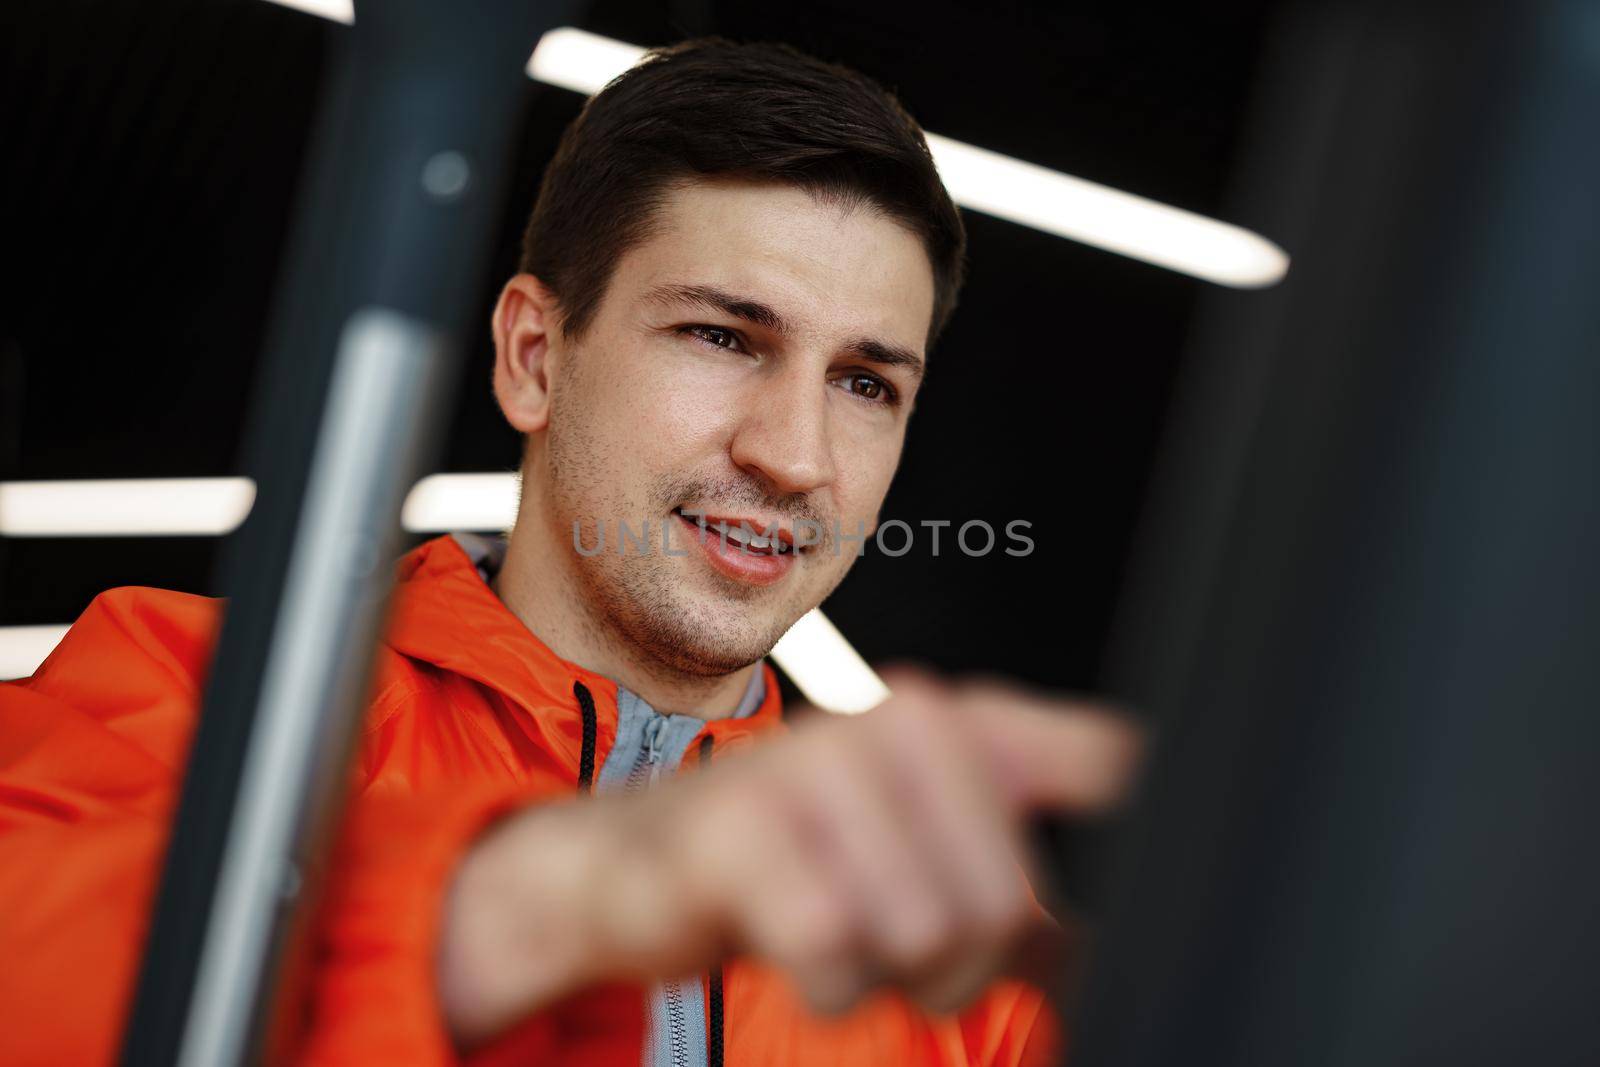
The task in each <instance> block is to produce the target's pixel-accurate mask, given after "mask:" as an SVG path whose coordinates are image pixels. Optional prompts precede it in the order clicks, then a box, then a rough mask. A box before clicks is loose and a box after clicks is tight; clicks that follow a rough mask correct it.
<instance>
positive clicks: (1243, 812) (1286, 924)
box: [1073, 0, 1600, 1067]
mask: <svg viewBox="0 0 1600 1067" xmlns="http://www.w3.org/2000/svg"><path fill="white" fill-rule="evenodd" d="M1286 27H1287V29H1286V32H1285V33H1284V34H1283V35H1281V36H1280V38H1279V39H1278V42H1277V43H1278V49H1277V51H1276V60H1275V62H1274V63H1273V64H1272V65H1271V69H1274V70H1276V71H1277V74H1278V76H1277V77H1269V78H1268V79H1267V80H1266V81H1265V82H1264V84H1263V87H1262V90H1261V91H1262V93H1263V96H1264V98H1265V99H1266V100H1267V101H1268V102H1269V104H1270V105H1271V106H1269V107H1268V108H1267V111H1266V115H1265V118H1266V119H1267V121H1265V122H1263V123H1262V124H1261V125H1260V126H1258V128H1257V130H1256V131H1255V133H1256V136H1257V138H1258V144H1259V148H1260V154H1261V158H1262V160H1263V165H1262V166H1261V168H1260V172H1261V173H1260V177H1261V179H1262V180H1261V181H1259V182H1257V183H1254V184H1255V190H1254V191H1265V195H1263V196H1254V197H1251V199H1250V202H1251V204H1252V206H1253V208H1254V209H1255V210H1256V211H1259V210H1260V209H1261V208H1262V206H1263V205H1264V204H1266V203H1269V202H1271V201H1276V202H1277V205H1278V209H1277V210H1274V211H1273V212H1272V214H1275V215H1276V216H1277V217H1276V218H1267V219H1263V218H1261V217H1260V216H1259V215H1258V216H1257V217H1256V218H1254V219H1252V220H1251V221H1252V222H1255V223H1257V224H1260V223H1263V222H1265V223H1266V225H1265V227H1264V228H1265V230H1266V232H1268V233H1272V234H1274V235H1275V236H1279V237H1282V238H1284V243H1285V245H1286V246H1287V247H1288V248H1289V249H1290V250H1291V251H1292V252H1293V254H1294V256H1295V267H1294V271H1293V273H1292V274H1291V275H1290V277H1289V279H1288V280H1287V282H1286V283H1285V284H1284V285H1283V286H1281V287H1280V288H1279V289H1278V290H1275V291H1273V292H1271V293H1267V294H1261V295H1259V296H1257V297H1255V298H1252V304H1251V305H1250V306H1249V307H1246V306H1244V305H1240V304H1238V303H1237V302H1236V301H1232V300H1228V299H1227V298H1226V297H1222V298H1220V299H1219V300H1218V301H1217V302H1216V303H1217V305H1218V306H1217V307H1216V308H1215V311H1216V315H1215V316H1214V321H1213V323H1212V326H1213V327H1214V329H1213V331H1212V335H1211V341H1210V343H1207V344H1204V345H1203V346H1202V347H1201V348H1200V349H1199V351H1198V352H1197V353H1196V354H1195V356H1194V357H1193V358H1192V364H1191V365H1192V366H1194V368H1195V373H1194V374H1193V375H1192V378H1191V381H1190V382H1189V383H1188V388H1187V389H1186V390H1185V395H1186V398H1187V403H1186V404H1185V405H1184V407H1183V411H1184V413H1185V417H1184V418H1182V419H1181V420H1180V422H1179V423H1178V428H1177V429H1176V430H1175V432H1174V434H1173V436H1172V439H1171V440H1170V442H1169V445H1170V449H1169V455H1168V458H1169V460H1170V466H1169V468H1168V471H1167V474H1168V477H1167V478H1166V479H1165V483H1166V486H1167V489H1168V492H1166V493H1165V494H1163V495H1162V496H1161V497H1160V498H1159V499H1158V501H1157V503H1156V504H1155V506H1154V507H1153V508H1152V509H1151V511H1150V512H1149V516H1148V520H1149V532H1150V534H1151V536H1150V537H1149V539H1148V543H1147V545H1146V546H1145V547H1146V552H1145V553H1144V559H1143V565H1142V567H1141V568H1140V573H1142V575H1143V580H1142V581H1141V582H1139V583H1138V584H1137V586H1136V587H1135V590H1134V595H1133V596H1131V597H1130V599H1129V601H1128V604H1127V611H1126V614H1125V616H1124V618H1123V620H1122V621H1123V630H1122V633H1121V634H1120V641H1119V647H1120V652H1121V654H1120V656H1119V657H1118V659H1117V662H1116V664H1115V674H1116V677H1117V680H1118V683H1119V688H1120V690H1121V691H1122V692H1123V693H1124V694H1127V695H1129V696H1131V697H1132V698H1133V699H1134V700H1135V701H1136V702H1137V703H1141V704H1143V705H1144V706H1146V707H1147V708H1149V709H1150V710H1152V711H1153V712H1154V713H1155V714H1156V717H1157V719H1158V721H1159V723H1160V733H1159V746H1158V747H1159V750H1158V751H1157V753H1156V760H1155V762H1154V764H1153V766H1151V768H1150V769H1149V772H1148V776H1147V782H1148V788H1147V790H1146V795H1145V797H1144V798H1143V801H1144V802H1143V804H1142V806H1141V810H1140V811H1139V812H1138V813H1137V816H1136V817H1135V819H1134V821H1133V824H1132V825H1131V826H1130V828H1129V832H1128V836H1127V837H1126V838H1125V839H1124V840H1123V841H1122V842H1120V843H1119V851H1120V852H1121V855H1120V857H1119V862H1118V863H1117V865H1116V866H1117V869H1116V870H1115V872H1114V876H1113V878H1112V892H1111V894H1110V896H1111V905H1110V909H1109V916H1108V922H1107V925H1106V927H1105V928H1104V930H1103V937H1102V940H1101V941H1100V942H1099V944H1098V945H1097V950H1098V955H1097V958H1096V959H1095V961H1094V963H1093V965H1092V971H1091V975H1090V978H1089V988H1088V992H1087V995H1086V997H1085V1000H1084V1006H1083V1013H1082V1026H1081V1028H1080V1030H1079V1032H1078V1035H1077V1038H1076V1040H1075V1041H1074V1049H1073V1053H1074V1058H1073V1062H1074V1063H1075V1064H1080V1065H1088V1067H1113V1065H1114V1067H1133V1065H1140V1067H1146V1065H1148V1067H1156V1065H1168V1064H1173V1065H1176V1064H1185V1065H1189V1064H1195V1063H1207V1064H1209V1063H1227V1064H1234V1065H1240V1067H1246V1065H1256V1064H1259V1065H1263V1067H1266V1065H1272V1067H1277V1065H1282V1064H1290V1063H1292V1064H1297V1065H1308V1067H1343V1065H1351V1067H1355V1065H1359V1067H1385V1065H1390V1064H1393V1065H1401V1064H1422V1063H1427V1064H1434V1063H1438V1064H1446V1063H1448V1064H1452V1065H1455V1067H1470V1065H1476V1064H1484V1065H1490V1064H1494V1065H1499V1064H1506V1063H1530V1064H1532V1063H1537V1064H1550V1065H1554V1064H1574V1065H1576V1064H1593V1063H1597V1062H1600V1037H1597V1030H1596V1028H1595V1026H1594V1024H1593V1007H1594V990H1593V976H1594V974H1595V973H1596V971H1597V969H1600V924H1597V923H1596V922H1595V919H1594V910H1595V901H1596V900H1600V856H1597V852H1596V850H1595V847H1594V821H1595V813H1596V812H1597V811H1600V777H1597V776H1596V774H1595V766H1596V761H1597V759H1600V715H1597V714H1596V709H1600V655H1597V654H1596V650H1597V649H1600V419H1597V418H1596V414H1595V411H1596V401H1597V399H1600V355H1597V354H1600V312H1597V308H1600V302H1597V300H1596V297H1595V294H1596V292H1600V196H1597V193H1596V190H1600V138H1597V137H1596V136H1595V126H1596V116H1597V115H1600V2H1597V0H1548V2H1525V3H1516V4H1512V3H1487V2H1478V3H1464V4H1457V5H1453V6H1452V8H1451V10H1450V12H1449V14H1448V16H1441V14H1440V10H1439V9H1438V8H1437V7H1436V6H1434V5H1428V4H1423V3H1411V2H1408V3H1396V2H1386V3H1367V4H1350V3H1346V4H1333V3H1323V4H1316V5H1304V6H1303V7H1302V10H1301V11H1300V12H1299V17H1298V18H1296V19H1293V20H1291V21H1290V22H1288V23H1287V24H1286ZM1280 109H1281V110H1280ZM1274 111H1276V112H1277V115H1276V119H1274V118H1273V114H1272V113H1273V112H1274ZM1253 213H1254V212H1251V213H1247V217H1248V215H1249V214H1253ZM1228 305H1231V306H1228Z"/></svg>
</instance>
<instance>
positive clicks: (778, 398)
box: [528, 181, 934, 675]
mask: <svg viewBox="0 0 1600 1067" xmlns="http://www.w3.org/2000/svg"><path fill="white" fill-rule="evenodd" d="M657 223H658V225H657V226H656V228H655V230H654V231H653V234H652V236H651V237H650V238H649V239H648V240H647V241H645V242H644V243H642V244H640V245H638V246H637V247H635V248H633V249H632V250H631V251H629V252H628V253H627V254H626V255H624V256H623V257H622V259H621V260H620V261H619V262H618V263H617V266H616V270H615V272H614V274H613V276H612V278H611V281H610V284H609V286H608V288H607V290H606V293H605V295H604V298H603V300H602V302H601V304H600V306H599V308H598V311H597V313H596V316H595V318H594V319H593V320H592V322H591V325H590V328H589V329H588V331H587V332H586V333H585V334H584V336H583V337H582V339H581V340H580V341H579V342H578V343H576V344H569V343H566V342H564V341H562V339H560V338H559V337H552V339H551V341H550V344H551V350H550V357H549V358H550V361H551V365H552V371H551V382H550V390H551V393H550V397H551V399H550V418H549V426H548V429H547V430H546V439H545V442H544V449H543V452H544V459H545V461H546V462H544V463H543V464H538V463H535V464H534V469H532V470H530V471H529V472H528V476H530V477H542V478H544V479H546V485H545V492H546V499H547V500H548V501H549V507H548V508H547V509H546V518H547V519H548V521H550V522H552V523H553V524H554V529H553V531H552V533H553V534H554V536H555V538H556V540H555V544H556V545H557V546H559V548H560V550H561V551H563V552H564V553H566V554H568V556H569V557H570V559H569V562H570V568H571V569H570V573H571V574H572V575H573V576H574V578H575V579H576V582H577V585H578V587H579V592H580V595H581V597H582V599H583V600H584V602H585V606H586V608H587V609H588V610H589V613H590V616H591V619H592V620H593V621H594V622H596V623H598V624H600V625H602V626H604V627H605V628H607V629H609V630H611V631H612V632H615V633H617V634H619V635H620V636H621V637H622V638H623V639H625V640H627V641H629V642H630V643H632V644H633V645H634V646H636V647H637V648H638V649H639V650H641V651H643V652H644V653H645V654H646V655H648V656H649V657H650V658H652V659H655V660H656V661H658V662H661V663H663V664H666V665H669V666H671V667H672V668H674V669H676V670H682V671H687V672H690V673H696V674H704V675H712V674H724V673H727V672H729V671H732V670H736V669H738V668H740V667H743V666H745V665H747V664H749V663H752V662H754V661H755V660H757V659H759V658H760V657H761V656H763V655H765V654H766V653H767V652H768V651H769V650H770V649H771V647H772V645H773V644H774V643H775V642H776V641H777V639H778V638H779V637H781V636H782V635H783V633H784V631H785V630H787V629H788V628H789V626H790V625H792V624H793V623H794V621H795V620H796V619H798V618H799V617H800V616H801V615H803V614H804V613H805V612H807V611H809V610H810V609H811V608H813V607H815V606H817V604H819V603H821V601H822V600H824V599H825V598H826V597H827V595H828V594H829V593H831V592H832V591H833V589H834V588H835V587H836V586H837V585H838V584H839V582H840V581H841V580H842V579H843V578H844V576H845V574H846V572H847V571H849V569H850V567H851V565H852V564H853V563H854V561H855V559H856V557H857V551H858V547H859V545H860V544H861V541H860V540H859V538H861V537H864V536H870V534H871V533H872V532H873V531H874V530H875V529H876V527H877V521H878V509H879V508H880V506H881V505H882V503H883V498H884V494H885V493H886V492H887V491H888V488H889V482H890V480H891V478H892V477H893V475H894V471H895V468H896V466H897V465H898V463H899V460H900V451H901V447H902V445H903V443H904V441H905V431H906V423H907V419H908V418H909V415H910V411H911V402H912V399H913V397H914V396H915V394H916V392H917V388H918V385H919V383H920V378H921V366H922V360H923V359H924V343H925V339H926V334H927V329H928V322H929V319H930V316H931V314H932V308H933V293H934V290H933V274H932V270H931V267H930V265H929V262H928V258H927V255H926V253H925V252H924V250H923V247H922V244H921V242H920V241H919V240H918V238H917V237H915V236H914V235H913V234H911V233H910V232H909V231H907V230H906V229H904V228H903V227H901V226H900V225H899V224H897V223H895V222H893V221H891V220H890V219H888V218H886V217H885V216H883V215H881V214H880V213H879V212H878V211H877V210H876V209H874V208H873V207H871V206H870V205H865V204H863V205H857V206H855V207H852V208H845V207H842V206H840V205H838V204H829V203H823V202H820V201H818V200H816V199H814V198H813V197H812V196H811V195H809V194H808V193H806V192H804V191H802V190H799V189H795V188H792V187H790V186H786V185H779V184H765V183H760V184H758V183H749V182H737V181H697V182H692V183H686V184H684V185H681V186H679V187H678V188H677V189H676V190H675V191H674V192H672V193H671V194H670V195H669V196H668V197H667V199H666V201H665V203H664V204H663V206H662V207H661V209H660V214H659V217H658V219H657ZM541 468H542V469H541ZM686 514H687V515H688V516H693V517H696V518H698V517H704V518H705V519H706V520H707V521H708V522H715V521H716V520H723V521H725V522H726V523H727V524H728V525H729V526H730V527H733V528H734V530H735V531H737V528H738V526H739V524H740V522H741V520H743V521H744V523H745V524H746V525H747V526H748V527H749V528H750V529H751V530H753V531H754V532H755V533H757V534H761V533H762V532H763V531H768V532H771V531H774V530H775V531H777V532H778V540H780V541H786V542H791V543H792V547H791V545H790V544H785V545H782V546H776V545H774V546H769V547H766V548H763V547H762V546H761V543H760V542H759V541H758V542H755V543H754V544H753V545H750V546H741V545H740V544H739V543H738V542H739V536H738V534H737V532H736V533H735V536H733V537H731V538H730V537H727V536H725V535H723V534H721V533H720V532H719V531H718V530H717V529H716V528H715V527H709V528H706V529H702V527H701V526H700V525H699V524H698V523H697V522H696V521H695V520H694V519H693V518H689V517H686ZM575 522H577V523H579V526H580V529H581V531H582V534H581V542H580V543H581V545H582V547H583V551H582V552H580V551H578V549H577V548H575V547H574V535H573V529H574V523H575ZM621 523H627V525H628V527H629V528H630V530H632V531H633V532H634V534H635V535H638V534H640V532H641V531H644V530H648V531H649V547H648V549H644V548H641V547H639V546H638V545H637V544H635V543H633V542H631V541H626V540H621V538H620V536H619V524H621ZM601 526H603V527H604V531H605V547H604V549H603V550H602V551H598V552H595V551H594V548H595V546H596V543H597V538H598V537H599V536H600V533H599V529H598V528H599V527H601ZM664 538H665V540H664ZM619 541H621V543H620V544H619ZM807 541H810V542H813V543H811V544H806V542H807ZM664 547H665V548H666V549H669V550H670V553H671V554H669V553H668V552H667V551H664V550H663V549H664ZM587 553H592V554H587Z"/></svg>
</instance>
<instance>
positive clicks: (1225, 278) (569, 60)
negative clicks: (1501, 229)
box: [271, 0, 1289, 289]
mask: <svg viewBox="0 0 1600 1067" xmlns="http://www.w3.org/2000/svg"><path fill="white" fill-rule="evenodd" d="M271 2H272V3H277V4H282V5H283V6H284V7H292V8H298V9H299V10H301V11H308V12H310V13H312V14H315V15H321V16H323V17H324V18H331V19H336V20H337V21H339V22H344V23H350V22H353V21H355V14H354V10H353V8H352V6H351V4H350V2H349V0H271ZM644 54H645V49H643V48H640V47H639V46H638V45H632V44H627V43H624V42H622V41H615V40H612V39H611V38H609V37H601V36H599V35H598V34H593V33H589V32H587V31H585V30H580V29H576V28H574V27H571V26H563V27H561V28H559V29H554V30H551V31H550V32H548V33H546V34H545V35H544V36H543V37H541V38H540V39H539V45H538V47H537V48H535V49H534V51H533V57H532V58H531V59H529V60H528V74H529V76H530V77H533V78H536V79H538V80H539V81H542V82H545V83H546V84H548V85H554V86H557V87H559V88H562V89H570V90H571V91H573V92H576V93H585V94H594V93H598V92H599V91H600V90H601V89H603V88H605V86H606V84H607V83H608V82H610V81H611V79H613V78H615V77H616V76H617V75H619V74H621V73H622V72H623V71H625V70H627V69H628V68H629V67H631V66H633V65H634V64H635V63H637V62H639V60H640V58H641V57H643V56H644ZM928 148H929V150H930V151H932V153H933V159H934V162H935V163H936V164H937V165H938V167H939V175H940V177H942V178H943V179H944V184H945V188H946V189H948V190H949V192H950V198H951V199H952V200H954V201H955V202H956V203H958V204H960V205H961V206H963V207H966V208H971V209H972V210H974V211H982V212H984V213H985V214H988V215H993V216H995V217H996V218H1001V219H1005V220H1007V221H1008V222H1015V223H1018V224H1020V225H1023V226H1031V227H1033V228H1034V229H1038V230H1043V231H1044V232H1045V233H1051V234H1055V235H1056V236H1058V237H1065V238H1068V239H1069V240H1073V241H1079V242H1081V243H1083V244H1086V245H1092V246H1094V247H1095V248H1102V249H1105V250H1106V251H1108V252H1116V253H1119V254H1121V255H1124V256H1128V257H1130V258H1132V259H1137V260H1141V261H1143V262H1145V263H1153V264H1155V265H1156V266H1158V267H1166V268H1168V269H1169V270H1175V271H1178V272H1179V273H1181V274H1188V275H1191V276H1193V277H1196V278H1202V279H1204V280H1206V281H1209V282H1216V283H1217V284H1218V285H1227V286H1231V287H1233V288H1237V289H1259V288H1264V287H1265V286H1269V285H1276V284H1277V283H1278V282H1279V281H1282V280H1283V276H1284V275H1285V274H1287V273H1288V271H1289V256H1288V254H1287V253H1285V252H1284V250H1283V249H1281V248H1279V247H1278V246H1277V245H1275V244H1273V243H1272V242H1271V241H1269V240H1267V239H1266V238H1265V237H1262V236H1261V235H1260V234H1257V233H1252V232H1251V231H1249V230H1247V229H1244V228H1243V227H1241V226H1234V225H1232V224H1230V223H1226V222H1219V221H1218V220H1216V219H1212V218H1207V217H1206V216H1204V215H1197V214H1195V213H1194V212H1192V211H1184V210H1183V209H1182V208H1175V207H1172V206H1171V205H1168V204H1163V203H1160V202H1158V201H1155V200H1149V199H1146V198H1145V197H1142V196H1135V195H1134V194H1133V193H1125V192H1123V191H1121V190H1120V189H1113V188H1111V187H1110V186H1106V185H1100V184H1098V183H1096V182H1091V181H1086V180H1085V179H1083V178H1074V177H1073V176H1072V175H1070V174H1062V173H1061V172H1060V171H1054V170H1050V169H1049V168H1048V167H1041V166H1038V165H1037V164H1034V163H1025V162H1023V161H1022V160H1018V159H1012V158H1011V157H1010V156H1004V155H1001V154H1000V153H998V152H991V151H989V150H987V149H984V148H976V147H974V146H972V145H969V144H964V143H962V142H961V141H954V140H951V139H950V138H948V137H941V136H939V135H938V134H936V133H930V134H928Z"/></svg>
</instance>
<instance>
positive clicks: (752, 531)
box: [672, 508, 800, 556]
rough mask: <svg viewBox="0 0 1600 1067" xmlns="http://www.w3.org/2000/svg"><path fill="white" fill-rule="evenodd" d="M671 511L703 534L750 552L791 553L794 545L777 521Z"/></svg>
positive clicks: (794, 550) (787, 531) (790, 532)
mask: <svg viewBox="0 0 1600 1067" xmlns="http://www.w3.org/2000/svg"><path fill="white" fill-rule="evenodd" d="M672 513H673V514H674V515H676V516H678V518H680V519H682V520H683V521H684V522H686V523H688V524H689V525H690V526H693V527H695V528H696V529H697V530H698V532H700V533H701V534H703V535H707V536H710V537H715V538H718V539H720V540H726V541H727V542H728V544H729V545H730V546H732V547H734V548H737V549H739V550H741V551H744V552H748V553H751V554H752V555H763V556H792V555H794V554H796V553H797V552H798V551H800V550H799V549H797V548H796V547H795V543H794V533H793V532H792V531H790V530H786V529H784V528H783V527H782V525H781V524H779V523H776V522H771V523H767V524H765V525H763V524H762V523H761V522H760V521H758V520H756V519H752V518H748V517H744V516H735V517H731V518H729V517H724V516H720V515H706V514H702V513H700V512H693V511H684V510H683V509H682V508H674V509H673V512H672Z"/></svg>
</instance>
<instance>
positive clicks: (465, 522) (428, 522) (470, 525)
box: [400, 473, 522, 533]
mask: <svg viewBox="0 0 1600 1067" xmlns="http://www.w3.org/2000/svg"><path fill="white" fill-rule="evenodd" d="M521 492H522V481H521V479H520V478H519V477H518V476H517V475H515V474H495V473H489V474H430V475H429V476H428V477H426V478H424V479H422V481H420V482H418V483H417V484H416V485H415V486H413V487H412V490H411V492H410V493H408V494H407V495H406V502H405V506H404V507H402V508H401V509H400V525H402V526H404V527H405V528H406V529H407V530H409V531H411V532H412V533H448V532H449V531H452V530H509V529H511V527H512V525H513V524H514V523H515V522H516V521H517V501H518V499H519V497H520V495H521Z"/></svg>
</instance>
